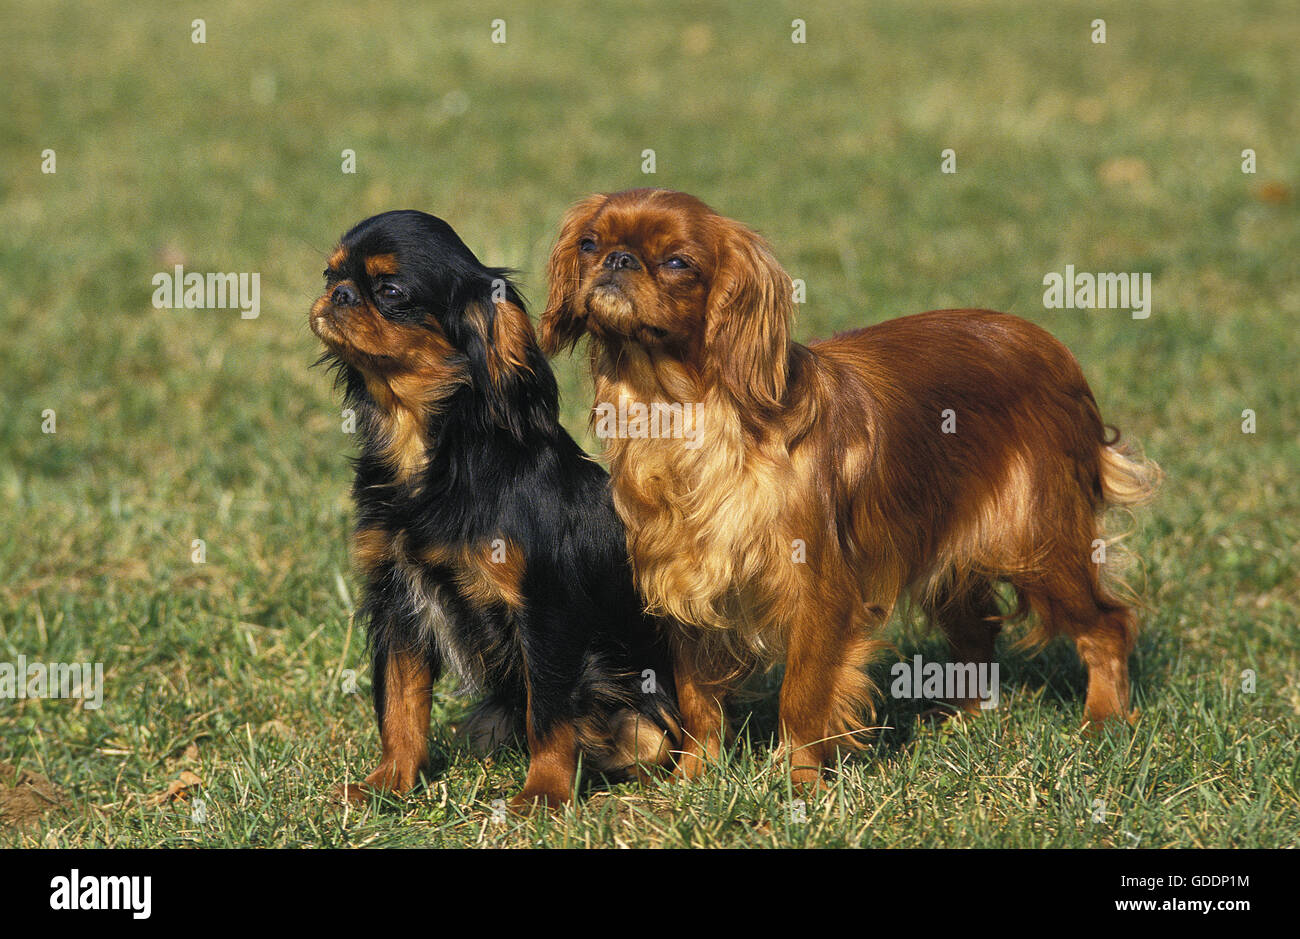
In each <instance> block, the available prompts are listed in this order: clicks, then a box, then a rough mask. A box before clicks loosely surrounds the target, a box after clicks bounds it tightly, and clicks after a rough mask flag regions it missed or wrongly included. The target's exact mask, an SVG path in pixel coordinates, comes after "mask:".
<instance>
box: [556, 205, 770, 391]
mask: <svg viewBox="0 0 1300 939" xmlns="http://www.w3.org/2000/svg"><path fill="white" fill-rule="evenodd" d="M549 279H550V295H549V297H548V299H547V304H546V311H545V312H544V313H543V314H542V319H541V339H542V347H543V348H544V349H545V350H546V351H547V352H548V353H555V352H557V351H559V350H560V349H562V348H565V347H569V346H572V345H574V344H575V343H577V341H578V340H579V339H580V338H581V337H582V336H583V335H584V334H590V335H591V336H592V337H593V339H595V340H596V341H597V342H601V343H605V344H608V345H619V344H623V343H633V344H636V345H639V346H642V347H645V348H647V349H651V350H654V351H656V352H658V353H661V354H663V355H667V356H671V357H673V358H676V359H679V360H681V361H682V362H683V363H685V364H686V365H688V366H689V367H691V368H692V369H694V370H695V371H697V373H698V374H700V375H701V376H704V377H705V379H706V380H708V379H709V378H710V377H716V379H717V380H718V381H719V382H721V383H722V384H723V385H725V386H726V387H727V388H728V390H730V391H731V392H732V394H733V395H735V396H736V397H737V398H738V399H739V400H743V401H745V402H747V403H750V404H752V405H755V406H759V407H774V406H776V405H777V404H779V402H780V400H781V397H782V395H783V393H784V390H785V382H786V368H787V359H788V352H789V350H788V345H789V325H790V317H791V312H792V309H793V305H792V297H791V284H790V279H789V277H788V276H787V275H786V273H785V271H784V270H782V269H781V266H780V265H779V264H777V262H776V259H775V258H774V257H773V256H772V253H771V251H770V250H769V249H768V247H767V245H766V244H765V243H764V242H763V240H762V239H761V238H760V237H759V236H758V235H757V234H755V233H754V232H753V231H751V230H750V229H748V228H746V227H745V226H744V225H741V224H740V223H739V222H735V221H732V220H731V219H728V218H724V217H723V216H721V215H718V214H717V213H716V212H714V211H713V210H712V209H710V208H709V207H708V206H707V205H705V204H704V203H703V202H701V201H700V200H698V199H696V198H695V197H693V196H689V195H686V194H685V193H680V192H673V191H670V190H666V189H633V190H629V191H627V192H619V193H614V194H612V195H595V196H591V197H589V198H587V199H585V200H583V201H582V202H580V203H579V204H578V205H576V206H574V207H573V208H572V209H571V210H570V211H569V213H568V214H567V215H566V216H565V219H564V222H563V226H562V228H561V231H560V237H559V240H558V241H557V243H556V245H555V249H554V251H553V252H552V254H551V260H550V266H549Z"/></svg>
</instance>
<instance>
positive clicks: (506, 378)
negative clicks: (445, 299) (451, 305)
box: [447, 269, 556, 439]
mask: <svg viewBox="0 0 1300 939" xmlns="http://www.w3.org/2000/svg"><path fill="white" fill-rule="evenodd" d="M488 273H489V274H491V275H492V280H491V284H490V287H489V285H487V284H481V285H475V288H474V289H472V290H470V291H468V292H467V293H465V294H463V295H462V296H459V297H458V298H457V299H456V302H455V306H457V307H459V308H460V310H461V314H460V315H459V316H456V317H448V320H447V334H448V338H449V339H451V341H452V344H453V345H455V347H456V348H457V349H458V350H459V351H460V352H461V354H462V355H464V357H465V364H466V366H467V369H468V371H469V380H470V384H471V385H472V386H473V387H474V388H475V389H476V390H477V392H478V396H479V400H480V401H481V402H482V403H483V405H484V406H485V408H486V414H487V415H489V417H490V418H491V420H492V422H493V423H495V424H497V425H499V426H503V427H505V428H507V429H508V430H510V431H511V432H512V433H514V434H515V435H516V436H517V437H520V439H522V438H523V434H524V432H525V424H526V423H528V422H531V421H538V420H546V419H547V418H548V415H549V417H550V418H551V419H553V417H554V412H555V409H556V387H555V378H554V376H553V375H552V374H551V370H550V368H549V367H547V364H546V360H545V359H544V358H543V357H542V355H541V353H540V351H539V350H538V348H537V340H536V339H535V338H534V336H533V327H532V324H531V323H530V322H529V321H528V314H527V312H525V308H524V301H523V298H522V297H520V296H519V293H518V291H516V290H515V287H514V285H513V284H511V283H510V281H509V279H508V278H507V276H506V274H507V272H506V271H504V270H500V269H489V271H488Z"/></svg>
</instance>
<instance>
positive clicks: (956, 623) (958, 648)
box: [922, 579, 1002, 720]
mask: <svg viewBox="0 0 1300 939" xmlns="http://www.w3.org/2000/svg"><path fill="white" fill-rule="evenodd" d="M923 606H924V608H925V611H926V613H928V614H929V616H930V618H931V619H932V620H933V621H934V622H935V624H936V625H938V627H939V628H940V629H941V630H943V634H944V637H945V638H946V639H947V640H948V647H949V648H950V649H951V650H952V660H953V662H954V663H956V664H957V665H974V666H975V669H976V674H977V675H978V674H979V670H980V669H987V668H988V667H989V666H990V665H992V664H993V662H994V660H995V658H996V653H995V643H996V641H997V637H998V633H999V632H1001V630H1002V611H1001V609H1000V608H999V606H998V601H997V596H996V595H995V594H994V590H993V584H992V583H991V582H990V581H988V580H984V579H980V580H976V581H975V582H974V583H971V584H964V585H961V586H956V587H945V588H942V589H940V590H939V592H938V595H937V596H936V597H935V598H934V599H933V600H932V601H930V602H927V603H924V604H923ZM994 693H995V694H996V689H994ZM982 700H983V699H981V698H980V697H979V695H978V694H977V693H976V689H975V688H967V689H966V694H964V695H962V696H961V697H954V698H951V699H949V700H947V702H946V703H947V704H950V705H951V706H952V707H954V708H957V709H958V710H959V711H961V712H964V713H966V714H971V715H978V714H979V713H980V712H981V711H982V710H983V709H982V708H981V706H980V705H981V702H982ZM951 716H953V715H952V711H951V710H949V709H947V708H942V707H936V708H931V709H930V710H928V711H926V712H925V713H924V714H923V715H922V717H925V718H929V719H936V720H942V719H944V718H947V717H951Z"/></svg>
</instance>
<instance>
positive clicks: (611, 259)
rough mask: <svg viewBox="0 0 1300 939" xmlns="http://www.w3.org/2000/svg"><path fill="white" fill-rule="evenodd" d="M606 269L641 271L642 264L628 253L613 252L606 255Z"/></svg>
mask: <svg viewBox="0 0 1300 939" xmlns="http://www.w3.org/2000/svg"><path fill="white" fill-rule="evenodd" d="M605 269H606V270H610V271H639V270H641V262H640V261H638V260H637V259H636V258H634V257H633V256H632V255H631V254H629V253H628V252H626V251H611V252H610V253H609V254H607V255H605Z"/></svg>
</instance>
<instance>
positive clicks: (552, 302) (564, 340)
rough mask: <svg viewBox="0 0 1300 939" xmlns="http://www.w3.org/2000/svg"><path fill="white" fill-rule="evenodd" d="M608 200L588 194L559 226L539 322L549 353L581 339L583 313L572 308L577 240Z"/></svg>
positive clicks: (575, 284) (575, 291) (577, 277)
mask: <svg viewBox="0 0 1300 939" xmlns="http://www.w3.org/2000/svg"><path fill="white" fill-rule="evenodd" d="M606 199H607V197H606V196H605V195H603V194H601V195H594V196H588V197H587V198H586V199H583V200H582V201H581V202H579V203H578V204H577V205H575V206H574V207H573V208H571V209H569V211H568V212H567V213H566V214H565V216H564V222H563V223H562V224H561V226H560V237H559V238H558V239H556V242H555V249H554V250H553V251H551V260H550V263H549V264H548V265H547V268H546V279H547V282H548V284H549V293H548V294H547V297H546V309H545V310H543V311H542V316H541V320H540V321H539V323H538V332H539V338H540V341H541V344H542V351H543V352H545V353H546V354H547V355H555V354H556V353H557V352H559V351H560V350H561V349H567V348H571V347H573V346H574V345H576V344H577V342H578V340H579V339H581V338H582V333H583V329H584V327H583V322H582V316H581V315H579V314H578V312H577V311H576V310H575V309H574V308H573V302H574V299H575V298H576V297H577V293H578V279H579V271H580V267H579V258H578V241H579V240H580V239H581V238H582V233H583V230H584V229H585V228H586V227H587V225H588V224H590V222H591V220H592V219H593V218H594V217H595V215H596V213H597V212H599V211H600V209H601V207H602V206H604V204H605V201H606Z"/></svg>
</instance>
